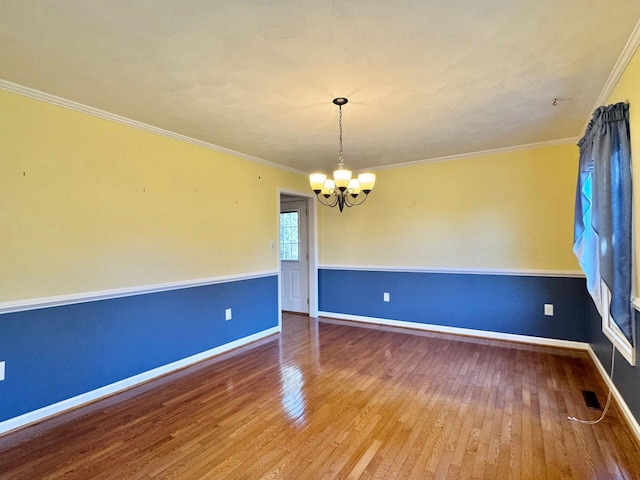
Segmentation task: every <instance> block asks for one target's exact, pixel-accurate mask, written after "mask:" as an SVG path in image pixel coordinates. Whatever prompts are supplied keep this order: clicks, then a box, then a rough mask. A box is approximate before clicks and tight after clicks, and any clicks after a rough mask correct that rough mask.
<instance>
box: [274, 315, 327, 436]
mask: <svg viewBox="0 0 640 480" xmlns="http://www.w3.org/2000/svg"><path fill="white" fill-rule="evenodd" d="M282 321H283V323H286V328H283V331H285V332H295V335H287V334H283V335H282V336H281V338H280V378H281V385H282V391H281V396H282V399H281V402H282V409H283V412H284V413H285V415H286V416H287V418H289V420H291V421H292V422H293V423H294V424H295V425H300V424H304V423H305V422H306V420H307V418H306V415H307V401H306V397H305V388H304V387H305V384H306V383H307V382H309V381H310V380H311V379H312V378H314V377H315V376H317V375H319V374H320V371H321V367H320V341H319V332H318V321H317V320H316V319H313V318H309V317H306V316H298V315H283V320H282ZM303 331H304V332H306V335H305V334H304V333H303Z"/></svg>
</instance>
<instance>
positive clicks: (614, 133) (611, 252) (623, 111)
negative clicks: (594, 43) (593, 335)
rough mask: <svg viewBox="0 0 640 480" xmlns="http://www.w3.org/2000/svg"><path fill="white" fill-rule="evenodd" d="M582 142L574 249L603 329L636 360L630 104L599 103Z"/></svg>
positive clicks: (625, 354)
mask: <svg viewBox="0 0 640 480" xmlns="http://www.w3.org/2000/svg"><path fill="white" fill-rule="evenodd" d="M578 146H579V147H580V158H579V171H578V186H577V189H576V216H575V225H574V245H573V251H574V252H575V254H576V256H577V257H578V261H579V263H580V266H581V268H582V269H583V270H584V272H585V275H586V277H587V289H588V290H589V293H590V294H591V296H592V297H593V301H594V303H595V305H596V307H597V308H598V311H599V313H600V316H601V317H602V331H603V332H604V334H605V335H606V336H607V337H608V338H609V340H610V341H611V342H612V343H613V344H614V345H615V347H616V349H617V350H618V351H619V352H620V353H621V354H622V355H623V356H624V357H625V358H626V359H627V361H628V362H629V363H630V364H631V365H634V364H635V356H636V351H635V336H636V335H635V310H634V308H633V307H632V305H631V291H632V280H631V277H632V257H633V254H632V245H633V239H632V228H631V225H632V208H631V205H632V201H631V147H630V136H629V105H628V104H625V103H617V104H615V105H609V106H606V107H600V108H598V109H597V110H596V111H595V112H594V114H593V118H592V120H591V122H590V123H589V126H588V128H587V131H586V133H585V135H584V137H583V138H582V139H581V140H580V142H579V143H578Z"/></svg>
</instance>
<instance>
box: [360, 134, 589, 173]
mask: <svg viewBox="0 0 640 480" xmlns="http://www.w3.org/2000/svg"><path fill="white" fill-rule="evenodd" d="M578 140H580V137H569V138H560V139H557V140H548V141H546V142H537V143H527V144H524V145H514V146H512V147H502V148H494V149H491V150H479V151H477V152H468V153H459V154H456V155H445V156H444V157H434V158H426V159H423V160H415V161H413V162H403V163H394V164H390V165H382V166H380V167H374V168H370V169H369V170H371V171H380V170H390V169H393V168H403V167H415V166H417V165H424V164H427V163H439V162H448V161H450V160H462V159H465V158H473V157H482V156H485V155H496V154H499V153H511V152H520V151H523V150H532V149H534V148H544V147H555V146H558V145H570V144H572V145H575V144H577V143H578Z"/></svg>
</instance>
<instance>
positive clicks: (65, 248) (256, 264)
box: [0, 90, 307, 301]
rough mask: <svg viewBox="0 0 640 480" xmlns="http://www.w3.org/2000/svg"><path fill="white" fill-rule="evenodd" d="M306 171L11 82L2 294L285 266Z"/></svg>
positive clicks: (4, 118) (0, 150)
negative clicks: (284, 239)
mask: <svg viewBox="0 0 640 480" xmlns="http://www.w3.org/2000/svg"><path fill="white" fill-rule="evenodd" d="M278 187H282V188H287V189H289V190H296V191H306V190H307V185H306V179H305V178H304V176H302V175H297V174H294V173H289V172H286V171H283V170H280V169H276V168H272V167H268V166H264V165H260V164H256V163H253V162H249V161H247V160H244V159H240V158H236V157H232V156H229V155H225V154H221V153H218V152H215V151H211V150H208V149H205V148H201V147H197V146H194V145H190V144H187V143H184V142H180V141H177V140H172V139H168V138H165V137H162V136H159V135H155V134H152V133H149V132H145V131H141V130H138V129H135V128H132V127H128V126H124V125H121V124H118V123H114V122H110V121H107V120H104V119H100V118H97V117H93V116H91V115H87V114H83V113H80V112H76V111H73V110H69V109H65V108H62V107H59V106H55V105H52V104H49V103H45V102H42V101H38V100H34V99H30V98H27V97H24V96H20V95H17V94H13V93H10V92H7V91H3V90H0V301H14V300H24V299H29V298H38V297H44V296H50V295H60V294H73V293H80V292H90V291H96V290H103V289H113V288H121V287H128V286H139V285H150V284H156V283H164V282H173V281H180V280H191V279H198V278H206V277H216V276H223V275H233V274H242V273H250V272H257V271H264V270H275V269H276V268H277V265H278V264H277V250H270V249H269V242H270V241H271V240H274V241H276V242H277V240H278V197H277V189H278Z"/></svg>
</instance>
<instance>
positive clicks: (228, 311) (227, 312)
mask: <svg viewBox="0 0 640 480" xmlns="http://www.w3.org/2000/svg"><path fill="white" fill-rule="evenodd" d="M224 319H225V320H231V309H230V308H226V309H225V310H224Z"/></svg>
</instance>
